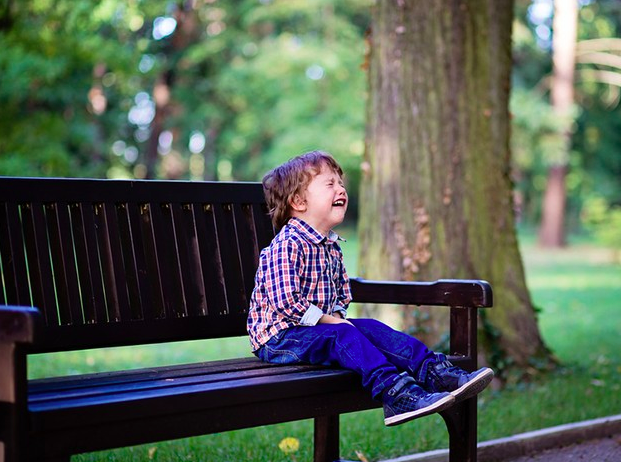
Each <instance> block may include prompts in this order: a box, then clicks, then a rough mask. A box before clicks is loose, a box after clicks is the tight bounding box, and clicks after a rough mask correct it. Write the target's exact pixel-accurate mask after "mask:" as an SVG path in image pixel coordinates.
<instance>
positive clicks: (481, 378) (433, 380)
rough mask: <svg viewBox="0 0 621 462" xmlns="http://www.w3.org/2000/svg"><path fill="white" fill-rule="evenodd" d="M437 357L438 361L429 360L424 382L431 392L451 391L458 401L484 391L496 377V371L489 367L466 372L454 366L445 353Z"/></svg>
mask: <svg viewBox="0 0 621 462" xmlns="http://www.w3.org/2000/svg"><path fill="white" fill-rule="evenodd" d="M437 357H438V361H431V362H429V364H428V366H427V372H426V375H425V379H424V384H423V386H424V387H425V389H426V390H427V391H429V392H431V393H439V392H449V393H451V395H453V396H454V397H455V400H456V401H463V400H465V399H468V398H472V397H473V396H475V395H477V394H479V393H480V392H482V391H483V390H484V389H485V387H487V386H488V385H489V384H490V382H491V381H492V379H493V378H494V371H493V370H491V369H490V368H489V367H482V368H481V369H479V370H476V371H474V372H466V371H465V370H463V369H460V368H459V367H456V366H454V365H453V364H452V363H451V362H450V361H449V360H448V359H446V356H444V355H443V354H438V355H437Z"/></svg>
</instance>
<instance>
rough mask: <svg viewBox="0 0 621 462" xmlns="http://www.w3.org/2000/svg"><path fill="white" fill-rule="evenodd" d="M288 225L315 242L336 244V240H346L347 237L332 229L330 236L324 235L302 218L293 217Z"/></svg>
mask: <svg viewBox="0 0 621 462" xmlns="http://www.w3.org/2000/svg"><path fill="white" fill-rule="evenodd" d="M287 225H288V226H292V227H293V228H295V229H297V230H298V231H299V232H300V234H302V236H303V237H304V238H306V239H307V240H308V241H309V242H312V243H313V244H321V243H323V242H326V243H327V244H334V243H335V242H336V241H343V242H345V239H343V238H342V237H341V236H339V235H338V234H337V233H335V232H334V231H332V230H330V233H329V234H328V236H324V235H322V234H321V233H320V232H319V231H317V230H316V229H315V228H313V227H312V226H311V225H309V224H308V223H306V222H305V221H304V220H301V219H300V218H295V217H291V218H290V219H289V221H288V222H287ZM287 225H286V226H287Z"/></svg>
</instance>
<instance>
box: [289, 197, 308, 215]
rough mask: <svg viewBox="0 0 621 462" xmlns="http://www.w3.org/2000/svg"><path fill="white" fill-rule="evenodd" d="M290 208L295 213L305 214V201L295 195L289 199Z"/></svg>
mask: <svg viewBox="0 0 621 462" xmlns="http://www.w3.org/2000/svg"><path fill="white" fill-rule="evenodd" d="M290 205H291V208H292V209H293V210H295V211H296V212H305V211H306V201H305V200H304V198H303V197H302V196H300V195H299V194H296V195H294V196H293V199H291V204H290Z"/></svg>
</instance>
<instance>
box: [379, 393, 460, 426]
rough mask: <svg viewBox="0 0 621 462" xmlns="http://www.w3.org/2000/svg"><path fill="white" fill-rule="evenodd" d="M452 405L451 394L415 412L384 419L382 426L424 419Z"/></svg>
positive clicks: (453, 400)
mask: <svg viewBox="0 0 621 462" xmlns="http://www.w3.org/2000/svg"><path fill="white" fill-rule="evenodd" d="M454 403H455V397H454V396H453V395H452V394H449V395H446V396H445V397H444V398H442V399H439V400H438V401H436V402H435V403H433V404H432V405H430V406H427V407H424V408H422V409H418V410H417V411H412V412H404V413H403V414H397V415H393V416H392V417H386V418H385V419H384V424H385V425H386V426H387V427H392V426H393V425H398V424H402V423H405V422H408V421H410V420H414V419H417V418H419V417H424V416H426V415H429V414H433V413H434V412H440V411H443V410H445V409H446V408H449V407H451V406H452V405H453V404H454Z"/></svg>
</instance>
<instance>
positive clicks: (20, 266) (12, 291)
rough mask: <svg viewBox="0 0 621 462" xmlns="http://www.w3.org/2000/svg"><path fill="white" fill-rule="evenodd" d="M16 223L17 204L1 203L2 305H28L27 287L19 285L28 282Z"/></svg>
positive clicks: (17, 221) (20, 237)
mask: <svg viewBox="0 0 621 462" xmlns="http://www.w3.org/2000/svg"><path fill="white" fill-rule="evenodd" d="M18 223H19V210H18V207H17V204H14V203H6V204H4V203H3V204H2V208H1V210H0V254H1V257H2V269H3V272H4V273H5V278H4V279H5V280H4V289H5V290H6V296H7V300H5V301H4V303H5V304H15V305H30V293H29V291H28V287H27V286H26V285H25V284H23V283H20V281H26V280H28V273H27V270H26V265H25V256H24V243H23V238H22V233H21V230H20V228H19V227H18ZM3 297H4V293H3Z"/></svg>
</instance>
